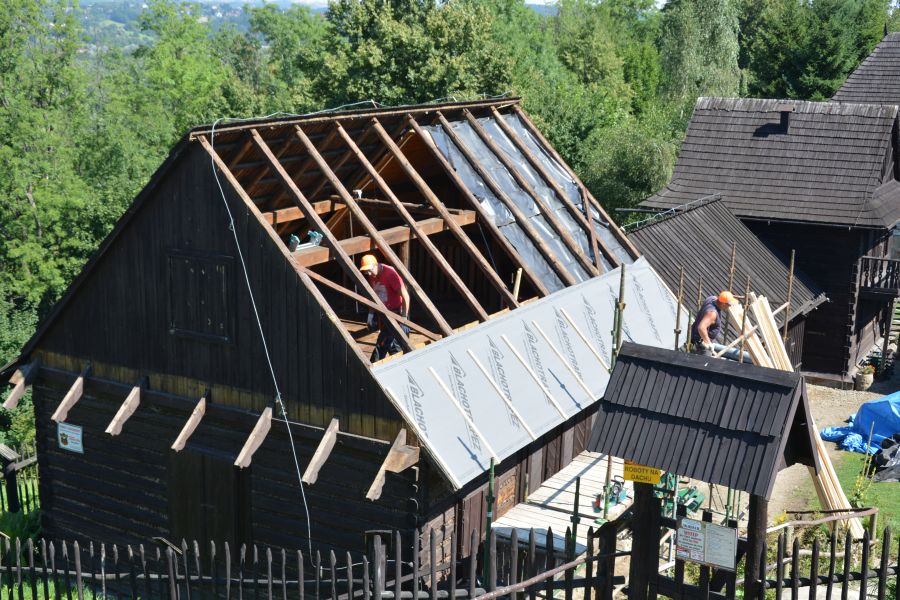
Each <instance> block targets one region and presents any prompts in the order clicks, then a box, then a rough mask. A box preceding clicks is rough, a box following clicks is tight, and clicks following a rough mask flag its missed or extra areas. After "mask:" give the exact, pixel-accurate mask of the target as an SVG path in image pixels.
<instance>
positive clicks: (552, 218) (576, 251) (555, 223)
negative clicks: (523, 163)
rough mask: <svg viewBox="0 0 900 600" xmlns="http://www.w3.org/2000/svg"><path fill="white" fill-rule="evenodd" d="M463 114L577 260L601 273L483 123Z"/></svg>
mask: <svg viewBox="0 0 900 600" xmlns="http://www.w3.org/2000/svg"><path fill="white" fill-rule="evenodd" d="M463 115H464V116H465V118H466V121H468V123H469V125H470V126H471V127H472V129H473V130H474V131H475V133H476V135H478V137H479V138H480V139H481V141H482V142H484V145H485V146H487V147H488V150H490V151H491V152H493V153H494V156H496V157H497V159H498V160H499V161H500V163H501V164H502V165H503V166H504V167H505V168H506V170H507V171H509V174H510V175H512V178H513V179H514V180H515V182H516V183H517V184H518V185H519V187H520V188H522V189H523V190H524V191H525V193H526V194H528V196H529V197H530V198H531V200H532V201H533V202H534V203H535V204H536V205H537V206H538V208H539V209H540V211H541V214H542V215H543V216H544V218H545V219H547V222H548V223H549V224H550V227H552V228H553V229H554V230H556V233H557V234H559V238H560V239H561V240H562V242H563V244H564V245H565V246H566V248H568V249H569V251H570V252H571V253H572V255H573V256H574V257H575V260H577V261H578V263H579V264H580V265H581V266H582V267H583V268H584V270H585V271H587V272H588V273H589V274H590V275H599V274H600V271H599V269H598V268H597V267H596V265H594V263H592V262H591V261H590V259H589V258H588V257H587V256H586V255H585V254H584V252H583V251H582V249H581V246H579V245H578V242H576V241H575V238H573V237H572V232H571V231H569V230H568V228H567V227H566V226H565V225H563V224H562V223H561V222H560V221H559V219H558V218H557V217H556V213H554V212H553V210H552V209H551V208H550V207H549V206H547V203H546V202H544V199H543V198H541V196H540V194H538V193H537V192H535V191H534V188H532V187H531V184H530V183H528V181H526V180H525V178H524V177H522V174H521V173H519V169H518V168H517V167H516V165H514V164H513V163H512V161H511V160H510V159H509V157H507V156H506V153H505V152H503V150H501V149H500V148H498V147H497V144H495V143H494V140H493V139H491V136H490V135H488V132H486V131H485V130H484V128H483V127H482V126H481V123H479V122H478V120H477V119H476V118H475V117H473V116H472V113H470V112H469V111H468V110H464V111H463Z"/></svg>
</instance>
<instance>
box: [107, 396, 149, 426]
mask: <svg viewBox="0 0 900 600" xmlns="http://www.w3.org/2000/svg"><path fill="white" fill-rule="evenodd" d="M141 387H142V384H139V385H136V386H134V387H133V388H131V392H129V394H128V397H127V398H125V402H123V403H122V406H120V407H119V411H118V412H117V413H116V416H114V417H113V419H112V421H110V422H109V426H107V428H106V433H108V434H109V435H119V434H120V433H122V426H123V425H125V422H126V421H127V420H128V419H129V418H131V415H133V414H134V411H136V410H137V409H138V406H140V404H141Z"/></svg>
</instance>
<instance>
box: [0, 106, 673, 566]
mask: <svg viewBox="0 0 900 600" xmlns="http://www.w3.org/2000/svg"><path fill="white" fill-rule="evenodd" d="M292 236H296V238H297V239H295V240H292V239H291V238H292ZM365 253H373V254H375V255H376V256H377V257H378V258H379V260H381V261H382V262H384V263H386V264H390V265H392V266H393V267H395V268H396V270H397V271H398V272H399V273H400V275H401V277H402V278H403V279H404V280H405V282H406V285H407V287H408V289H409V292H410V295H411V298H412V303H411V311H410V314H409V315H408V319H406V318H402V317H400V316H399V315H397V314H394V313H391V312H390V311H387V310H386V308H385V306H384V304H383V303H382V301H381V300H380V299H379V297H378V295H377V294H376V293H375V292H374V291H373V289H372V288H371V287H370V285H369V283H368V281H367V280H366V278H364V277H363V276H362V275H361V274H360V271H359V259H360V257H361V256H362V255H363V254H365ZM622 265H626V266H627V276H626V277H621V276H620V271H621V270H620V269H618V267H620V266H622ZM620 287H621V289H624V290H626V293H627V294H630V295H631V300H630V302H629V307H628V309H626V311H625V319H624V330H625V333H624V334H623V335H624V336H625V338H626V339H629V340H630V339H634V340H636V341H640V342H642V343H645V344H651V345H666V346H668V345H669V344H670V343H671V342H670V340H669V338H671V337H672V335H673V334H672V330H673V328H674V316H675V309H674V299H673V298H672V295H671V293H670V292H669V291H668V290H666V288H665V286H664V285H663V284H662V282H661V281H660V280H659V279H658V277H656V275H655V274H654V273H653V271H652V270H651V269H650V268H649V267H648V266H647V264H646V261H644V260H643V259H638V256H637V252H636V251H635V249H634V247H633V246H632V245H631V244H630V242H629V241H628V240H627V239H626V237H625V236H624V235H623V234H622V232H621V231H620V230H619V229H618V228H617V227H616V225H615V224H614V223H613V222H612V221H611V219H610V218H609V216H608V215H607V214H606V213H605V212H604V210H603V209H602V208H601V206H600V205H599V203H598V202H597V201H596V200H595V199H594V198H592V197H591V195H590V194H589V193H588V192H587V191H586V190H585V188H584V187H583V185H582V184H581V183H580V182H579V180H578V178H577V177H576V176H575V175H574V173H573V172H572V171H571V169H570V168H569V167H568V166H567V165H566V164H565V163H564V162H563V161H562V159H561V158H560V157H559V155H558V154H557V153H556V152H555V151H554V150H553V148H552V147H551V146H550V145H549V144H548V143H547V141H546V140H545V139H544V138H543V137H542V136H541V134H540V132H538V131H537V129H536V128H535V126H534V125H533V123H532V122H531V121H530V120H529V118H528V117H527V116H526V115H525V113H524V112H523V111H522V110H521V108H520V107H519V106H518V101H517V100H516V99H509V98H506V99H502V100H490V101H479V102H470V103H453V104H443V105H422V106H410V107H402V108H391V109H377V110H356V111H348V112H333V113H320V114H315V115H310V116H299V117H296V118H284V119H278V120H261V121H255V122H252V121H242V122H239V123H219V124H217V125H216V126H205V127H198V128H195V129H193V130H192V131H190V132H189V133H188V134H187V135H186V136H185V137H184V139H183V140H182V141H181V142H180V143H179V144H178V145H177V146H176V147H175V148H174V149H173V150H172V152H171V154H170V155H169V157H168V158H167V160H166V161H165V162H164V164H163V165H162V166H161V167H160V169H159V170H158V171H157V172H156V174H155V175H154V176H153V177H152V179H151V181H150V182H149V184H148V185H147V187H146V188H145V189H144V190H143V191H142V192H141V193H140V194H139V195H138V197H137V198H136V199H135V201H134V203H133V205H132V206H131V207H130V208H129V210H128V211H127V212H126V214H125V215H124V216H123V217H122V219H121V220H120V221H119V222H118V224H117V225H116V227H115V229H114V230H113V231H112V233H111V234H110V235H109V237H108V238H107V239H106V240H105V241H104V243H103V244H102V246H101V247H100V248H99V250H98V251H97V252H96V254H95V255H94V256H93V258H92V259H91V260H90V262H89V263H88V264H87V266H86V267H85V268H84V271H83V272H82V273H81V274H80V276H79V277H78V278H77V279H76V280H75V282H74V283H73V284H72V285H71V287H70V288H69V290H68V291H67V293H66V294H65V296H64V297H63V299H62V300H61V301H60V302H59V304H58V305H57V306H56V307H55V309H54V310H53V312H52V314H51V315H50V316H49V317H48V318H47V319H46V320H44V321H43V322H42V323H41V324H40V326H39V329H38V331H37V333H36V334H35V336H34V337H33V338H32V339H31V340H30V341H29V342H28V344H27V345H26V347H25V348H24V349H23V350H22V352H21V356H20V357H19V359H18V360H16V361H15V362H14V363H12V364H10V365H7V367H5V368H4V370H3V374H4V376H6V377H9V376H11V377H12V383H13V384H14V385H16V387H15V388H14V389H13V391H12V393H11V397H10V402H11V403H14V402H15V398H16V397H18V395H20V394H21V392H22V390H24V389H25V388H26V387H27V386H29V385H30V386H31V387H32V389H33V399H34V405H35V415H36V420H37V435H38V452H39V463H40V468H41V481H40V494H41V503H42V507H41V515H42V520H43V528H44V534H45V535H46V536H48V537H57V536H58V537H62V536H65V537H66V538H70V539H71V538H72V537H77V538H94V539H100V540H104V541H106V542H119V543H124V542H136V541H142V540H147V539H149V538H151V537H155V536H159V537H163V538H166V539H169V540H181V539H182V538H187V539H197V540H200V541H205V540H219V541H222V540H231V541H233V542H246V541H251V540H252V541H254V542H258V543H263V544H270V545H275V546H279V545H280V546H283V547H303V546H305V542H304V540H306V539H307V538H310V537H311V540H312V543H313V544H315V545H316V547H320V548H322V547H325V548H327V547H328V546H331V547H333V548H339V549H347V550H354V549H355V550H359V549H362V548H363V547H364V544H365V543H366V534H367V532H371V531H383V530H389V529H397V530H401V531H405V532H407V533H408V534H409V535H408V538H409V539H411V540H415V539H419V538H418V536H419V535H421V534H424V533H427V532H429V531H431V530H436V531H437V533H438V535H439V536H441V537H440V539H443V540H446V538H447V536H448V535H449V533H450V532H452V531H457V532H459V533H463V532H465V534H466V535H467V536H468V535H470V534H471V531H472V530H473V529H475V530H479V531H481V529H482V528H483V513H484V494H483V490H484V486H485V482H486V480H487V474H486V471H487V469H488V467H489V464H490V460H491V459H494V461H495V463H496V465H497V470H496V472H497V485H496V489H497V511H498V512H499V513H503V512H504V511H505V510H507V509H508V508H509V507H511V506H512V505H514V504H515V503H516V502H517V501H519V500H521V499H522V498H523V497H524V495H525V494H526V493H527V492H528V490H529V489H534V488H536V487H537V486H538V485H540V483H541V482H542V481H543V480H545V479H546V478H548V477H549V476H550V475H552V474H554V473H555V472H556V471H558V470H559V469H561V468H562V467H563V466H565V464H566V463H567V462H568V460H569V459H571V457H572V456H573V455H574V454H577V453H579V452H580V451H581V450H583V449H584V446H585V442H586V438H587V435H588V431H589V430H590V421H591V418H592V415H593V414H594V411H593V408H592V406H593V403H594V402H595V401H596V399H597V398H599V397H600V396H601V395H602V390H603V386H604V385H605V382H606V378H607V377H608V375H607V374H606V370H605V369H604V368H603V367H602V366H601V365H603V364H607V363H608V362H609V360H610V352H611V340H610V330H611V329H612V324H613V323H612V314H613V313H612V307H613V306H614V305H615V297H616V295H617V294H618V291H619V289H620ZM651 305H652V306H653V307H654V309H655V311H656V312H659V313H665V316H663V317H659V316H653V315H647V314H645V313H646V312H647V311H646V310H645V309H647V307H648V306H651ZM370 311H372V312H374V313H376V314H380V315H382V316H383V320H384V326H385V327H389V328H393V329H394V330H395V331H397V332H398V333H397V336H398V338H399V341H400V344H401V345H402V347H403V349H404V353H403V356H402V357H401V358H395V359H394V360H391V361H388V362H386V363H384V364H381V365H373V364H372V363H371V362H370V353H371V351H372V346H373V341H374V339H375V337H376V336H377V333H375V332H371V331H369V330H368V329H367V327H366V319H367V313H369V312H370ZM403 326H406V327H408V328H409V333H408V335H407V334H406V333H405V331H406V329H405V328H404V327H403ZM454 344H455V345H454ZM432 350H434V352H432ZM282 409H284V412H282ZM285 413H286V418H285ZM301 476H302V479H303V481H304V483H303V485H302V486H301V484H300V481H299V479H300V477H301ZM467 539H469V538H467ZM448 546H449V544H447V543H446V541H445V542H444V544H443V545H442V546H441V548H442V549H441V552H442V553H445V552H447V551H448ZM460 550H461V552H468V551H469V548H468V545H465V544H463V545H461V548H460ZM445 558H446V557H445V556H443V554H442V557H441V560H443V559H445Z"/></svg>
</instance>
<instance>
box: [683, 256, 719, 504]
mask: <svg viewBox="0 0 900 600" xmlns="http://www.w3.org/2000/svg"><path fill="white" fill-rule="evenodd" d="M683 296H684V267H681V268H680V269H679V270H678V300H677V301H676V302H675V348H674V350H676V351H677V350H678V348H679V347H680V346H679V344H678V342H679V341H680V338H681V301H682V299H683ZM710 498H712V496H710Z"/></svg>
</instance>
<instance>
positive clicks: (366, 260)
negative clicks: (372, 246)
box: [359, 254, 378, 273]
mask: <svg viewBox="0 0 900 600" xmlns="http://www.w3.org/2000/svg"><path fill="white" fill-rule="evenodd" d="M377 266H378V259H377V258H375V256H374V255H372V254H366V255H363V257H362V260H361V261H360V263H359V270H360V271H362V272H364V273H365V272H366V271H371V270H372V269H374V268H375V267H377Z"/></svg>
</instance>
